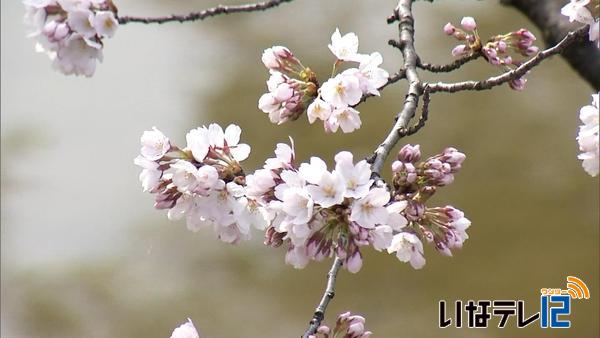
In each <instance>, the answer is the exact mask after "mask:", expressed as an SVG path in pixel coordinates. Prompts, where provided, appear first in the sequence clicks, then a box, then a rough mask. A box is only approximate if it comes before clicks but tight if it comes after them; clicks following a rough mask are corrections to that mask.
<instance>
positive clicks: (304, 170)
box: [298, 156, 327, 184]
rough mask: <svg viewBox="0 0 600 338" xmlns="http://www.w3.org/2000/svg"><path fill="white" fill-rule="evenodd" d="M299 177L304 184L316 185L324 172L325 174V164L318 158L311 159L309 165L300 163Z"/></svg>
mask: <svg viewBox="0 0 600 338" xmlns="http://www.w3.org/2000/svg"><path fill="white" fill-rule="evenodd" d="M298 172H299V174H300V177H302V178H303V179H304V180H306V182H308V183H312V184H317V183H318V182H319V181H320V180H321V177H322V176H323V174H324V173H325V172H327V164H326V163H325V161H323V160H322V159H320V158H318V157H314V156H313V157H311V158H310V163H302V164H301V165H300V168H299V169H298Z"/></svg>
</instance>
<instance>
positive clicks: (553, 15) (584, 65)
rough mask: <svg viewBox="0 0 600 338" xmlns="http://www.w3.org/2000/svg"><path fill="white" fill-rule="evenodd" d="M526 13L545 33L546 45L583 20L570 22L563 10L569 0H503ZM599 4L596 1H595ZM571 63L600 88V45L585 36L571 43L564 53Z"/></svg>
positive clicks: (561, 37)
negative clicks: (575, 42)
mask: <svg viewBox="0 0 600 338" xmlns="http://www.w3.org/2000/svg"><path fill="white" fill-rule="evenodd" d="M501 2H502V3H503V4H506V5H511V6H513V7H514V8H516V9H517V10H519V11H520V12H521V13H523V14H525V15H526V16H527V17H528V18H529V19H530V20H531V21H532V22H533V23H535V24H536V25H537V26H538V27H539V28H540V30H541V31H542V35H543V36H544V40H545V41H546V44H547V46H553V45H556V44H557V43H558V42H559V41H560V40H562V39H563V37H564V36H565V35H567V33H568V32H569V31H573V30H575V29H577V28H578V27H579V26H580V25H581V24H580V23H570V22H569V20H568V18H567V17H566V16H564V15H562V14H560V9H561V7H562V6H564V5H565V4H566V3H567V2H568V1H567V0H545V1H539V0H501ZM593 2H595V3H596V4H597V3H598V2H597V1H593ZM562 55H563V57H564V58H565V59H566V60H567V61H568V62H569V64H570V65H571V66H572V67H573V68H574V69H575V70H576V71H577V72H578V73H579V75H580V76H581V77H583V78H584V79H586V80H587V82H589V83H590V85H592V86H593V87H594V88H595V89H596V90H599V89H600V72H599V71H598V69H600V49H599V48H597V47H596V45H595V44H594V43H593V42H590V41H587V40H584V41H582V42H581V43H578V44H575V45H573V46H571V48H569V49H568V50H565V51H564V53H563V54H562Z"/></svg>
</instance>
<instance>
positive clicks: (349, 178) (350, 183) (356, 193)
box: [335, 151, 373, 198]
mask: <svg viewBox="0 0 600 338" xmlns="http://www.w3.org/2000/svg"><path fill="white" fill-rule="evenodd" d="M353 161H354V156H353V155H352V153H351V152H348V151H342V152H339V153H337V155H335V172H337V173H338V174H339V175H340V176H341V177H342V178H343V179H344V182H345V184H346V191H345V193H344V196H345V197H352V198H361V197H365V196H366V195H367V193H368V192H369V187H370V186H371V184H372V183H373V180H372V179H371V165H370V164H369V163H367V161H365V160H362V161H359V162H358V163H356V165H355V164H354V163H353Z"/></svg>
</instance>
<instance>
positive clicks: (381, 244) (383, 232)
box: [371, 225, 394, 251]
mask: <svg viewBox="0 0 600 338" xmlns="http://www.w3.org/2000/svg"><path fill="white" fill-rule="evenodd" d="M371 236H372V237H373V248H375V250H377V251H381V250H384V249H387V248H388V247H389V246H390V244H392V238H393V237H394V232H393V230H392V227H390V226H388V225H379V226H376V227H375V228H374V229H373V230H372V231H371Z"/></svg>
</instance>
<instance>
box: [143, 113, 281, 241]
mask: <svg viewBox="0 0 600 338" xmlns="http://www.w3.org/2000/svg"><path fill="white" fill-rule="evenodd" d="M240 133H241V129H240V128H239V127H238V126H236V125H229V126H228V127H227V128H225V130H223V128H221V126H219V125H217V124H210V125H209V126H208V127H206V126H203V127H200V128H196V129H193V130H191V131H190V132H188V133H187V135H186V140H187V147H186V148H183V149H181V148H179V147H177V146H176V145H173V144H171V142H170V141H169V139H168V138H167V137H166V136H165V135H164V134H162V132H160V131H159V130H158V129H156V128H153V130H150V131H146V132H144V134H143V135H142V137H141V143H142V148H141V151H140V152H141V155H140V156H138V157H137V158H136V159H135V160H134V163H135V164H137V165H139V166H140V167H142V173H141V174H140V181H141V183H142V187H143V189H144V190H145V191H149V192H150V193H152V194H154V195H155V207H156V208H157V209H168V213H167V216H168V218H169V219H170V220H179V219H183V218H184V219H185V220H186V224H187V227H188V229H190V230H192V231H198V230H200V229H202V228H206V227H212V228H213V230H214V231H215V233H216V234H217V237H218V238H219V239H221V240H222V241H224V242H226V243H237V242H238V241H240V240H247V239H249V238H250V237H251V234H250V230H251V228H256V229H258V230H264V229H265V228H266V226H267V222H268V219H269V218H270V215H269V214H268V212H267V210H266V209H265V208H264V206H261V205H259V204H258V203H257V202H256V201H255V200H254V199H253V198H252V197H248V196H249V194H247V192H246V187H245V174H244V171H243V169H242V167H241V165H240V162H241V161H243V160H244V159H246V158H247V157H248V154H249V153H250V146H248V145H247V144H244V143H240ZM267 174H268V173H267ZM261 179H262V180H264V177H262V178H261ZM261 179H257V180H256V181H254V182H255V183H257V182H261V184H267V185H269V184H273V185H274V182H272V183H271V182H268V181H267V183H263V181H261ZM269 187H270V186H267V187H266V188H264V189H269ZM261 189H263V188H261ZM261 191H262V190H261ZM254 193H255V194H258V193H257V191H256V189H255V190H254Z"/></svg>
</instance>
